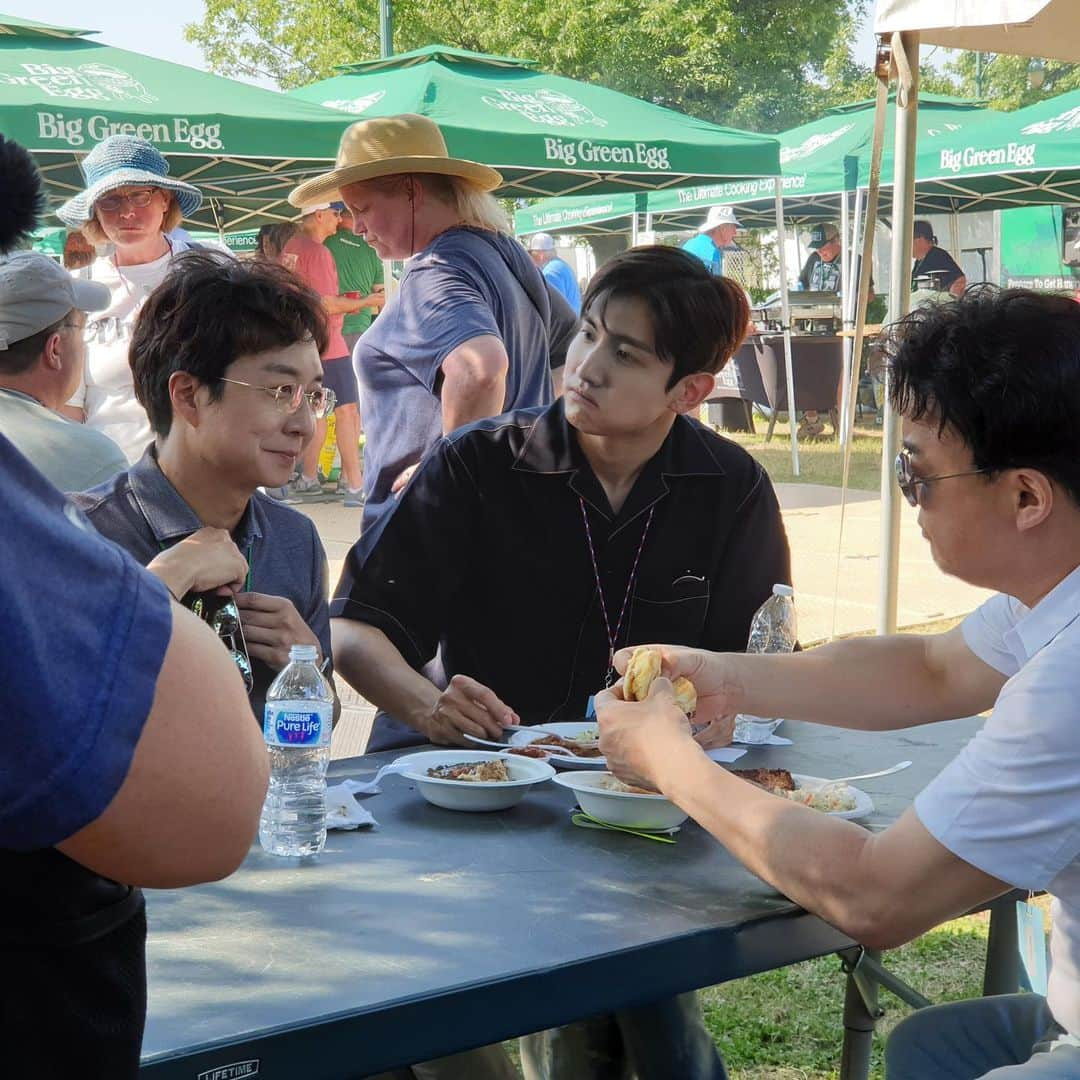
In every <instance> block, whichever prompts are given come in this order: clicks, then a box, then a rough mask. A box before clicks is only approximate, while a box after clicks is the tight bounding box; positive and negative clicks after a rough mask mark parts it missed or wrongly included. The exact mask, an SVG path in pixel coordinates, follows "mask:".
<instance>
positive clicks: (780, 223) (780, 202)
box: [774, 176, 799, 476]
mask: <svg viewBox="0 0 1080 1080" xmlns="http://www.w3.org/2000/svg"><path fill="white" fill-rule="evenodd" d="M774 182H775V184H776V240H777V244H776V248H777V254H778V255H779V256H780V318H781V319H782V320H783V323H784V375H785V376H786V378H787V404H788V424H789V426H790V427H791V471H792V473H793V474H794V475H795V476H798V475H799V436H798V434H797V433H796V431H795V429H796V428H797V427H798V424H797V423H796V422H795V367H794V362H793V361H792V358H791V309H790V306H789V304H788V278H787V234H786V233H785V231H784V196H783V195H782V194H781V190H780V177H779V176H778V177H776V180H775V181H774Z"/></svg>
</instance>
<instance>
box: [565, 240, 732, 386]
mask: <svg viewBox="0 0 1080 1080" xmlns="http://www.w3.org/2000/svg"><path fill="white" fill-rule="evenodd" d="M613 296H620V297H628V296H636V297H638V298H640V299H641V300H644V301H645V303H646V304H648V306H649V311H650V312H651V314H652V320H653V337H654V342H655V346H656V355H657V356H658V357H660V359H661V360H663V361H664V363H667V364H671V366H672V367H673V369H674V370H673V371H672V373H671V378H669V379H668V389H669V390H670V389H671V388H672V387H673V386H674V385H675V384H676V383H677V382H678V381H679V380H680V379H682V378H684V377H685V376H687V375H694V374H696V373H697V372H699V371H707V372H709V373H710V374H713V375H715V374H716V372H718V371H719V370H720V369H721V368H722V367H723V366H724V365H725V364H726V363H727V362H728V360H730V359H731V357H732V356H733V355H734V354H735V350H736V349H737V348H738V347H739V346H740V345H741V344H742V340H743V338H744V337H746V331H747V327H748V326H749V323H750V305H749V302H748V301H747V299H746V293H744V292H743V290H742V287H741V286H739V285H737V284H736V283H735V282H734V281H732V280H731V279H730V278H725V277H718V276H716V275H715V274H711V273H710V272H709V271H708V269H707V268H706V267H705V264H704V263H703V262H702V261H701V260H700V259H697V258H695V257H694V256H693V255H689V254H687V253H686V252H685V251H683V250H682V249H681V248H676V247H664V246H662V245H659V244H658V245H654V246H647V247H636V248H631V249H630V250H629V251H623V252H621V253H620V254H618V255H616V256H615V257H614V258H613V259H610V260H609V261H608V262H606V263H604V265H603V266H602V267H600V269H599V270H598V271H597V272H596V273H595V274H594V275H593V279H592V281H590V282H589V287H588V288H587V289H586V290H585V296H584V297H583V298H582V301H581V311H582V314H583V315H584V314H587V315H588V316H589V317H590V318H592V319H597V320H599V321H600V322H601V323H603V321H604V310H605V308H606V307H607V304H608V301H609V300H610V299H611V298H612V297H613Z"/></svg>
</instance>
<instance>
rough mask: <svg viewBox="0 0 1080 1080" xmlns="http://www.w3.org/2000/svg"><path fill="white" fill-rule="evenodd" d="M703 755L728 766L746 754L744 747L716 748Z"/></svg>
mask: <svg viewBox="0 0 1080 1080" xmlns="http://www.w3.org/2000/svg"><path fill="white" fill-rule="evenodd" d="M705 753H706V754H707V755H708V756H709V757H710V758H711V759H712V760H713V761H719V762H721V763H728V764H730V763H731V762H732V761H738V760H739V758H741V757H742V756H743V754H745V753H746V747H744V746H718V747H717V748H716V749H715V750H706V751H705Z"/></svg>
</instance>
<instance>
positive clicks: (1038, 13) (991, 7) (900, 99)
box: [874, 0, 1080, 634]
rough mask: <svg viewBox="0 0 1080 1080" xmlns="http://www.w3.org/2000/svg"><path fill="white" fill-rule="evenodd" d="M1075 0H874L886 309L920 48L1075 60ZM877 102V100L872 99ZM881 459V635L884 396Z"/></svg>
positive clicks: (886, 625) (888, 494)
mask: <svg viewBox="0 0 1080 1080" xmlns="http://www.w3.org/2000/svg"><path fill="white" fill-rule="evenodd" d="M1078 6H1080V5H1078V4H1077V0H878V4H877V8H876V11H875V17H874V31H875V33H876V34H877V35H878V36H879V39H880V40H881V41H882V43H883V44H885V45H888V46H890V47H891V51H892V59H893V63H894V64H895V67H896V70H897V73H898V78H899V83H900V88H899V91H898V93H897V95H896V156H895V174H894V185H895V186H894V188H893V246H892V273H891V282H890V293H889V311H890V312H900V313H903V312H907V311H908V310H909V309H910V305H911V276H910V273H909V268H910V266H911V225H912V221H913V219H914V216H915V138H916V130H917V129H916V125H915V122H916V119H917V116H918V95H919V85H918V71H919V45H920V42H922V41H925V42H927V43H928V44H933V45H943V46H946V47H948V48H953V49H972V50H976V51H979V52H997V53H1014V54H1017V55H1020V56H1038V57H1050V58H1053V59H1057V60H1066V61H1074V62H1080V32H1078V10H1077V9H1078ZM879 107H882V108H883V107H884V102H883V100H882V98H881V97H879ZM882 441H883V445H882V458H881V547H882V562H881V575H880V579H879V588H878V624H877V630H878V633H880V634H889V633H893V632H894V631H895V630H896V604H897V572H898V569H899V550H900V509H901V507H900V492H899V490H898V488H897V486H896V480H895V478H894V476H893V458H894V457H895V456H896V453H897V451H898V450H899V448H900V423H899V417H897V416H896V414H895V413H894V411H893V409H892V408H891V407H890V405H889V402H888V395H886V403H885V423H884V432H883V440H882Z"/></svg>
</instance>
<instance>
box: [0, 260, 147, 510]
mask: <svg viewBox="0 0 1080 1080" xmlns="http://www.w3.org/2000/svg"><path fill="white" fill-rule="evenodd" d="M108 305H109V290H108V289H106V288H105V286H104V285H99V284H97V283H96V282H92V281H80V280H78V279H76V278H73V277H72V276H71V275H70V274H68V273H66V272H65V271H64V269H63V268H62V267H61V266H59V265H58V264H57V263H56V262H54V261H53V260H52V259H50V258H49V257H48V255H43V254H41V253H40V252H35V251H19V252H16V253H15V254H14V255H11V256H10V257H9V258H7V259H4V260H3V261H2V262H0V434H4V435H6V436H7V437H8V438H9V439H10V440H11V441H12V442H13V443H14V444H15V446H16V447H17V448H18V449H19V450H20V451H21V452H22V453H23V454H24V455H25V456H26V457H27V458H29V459H30V461H31V462H32V463H33V464H34V465H35V466H36V467H37V468H38V469H39V470H40V471H41V472H42V473H44V474H45V476H46V477H47V478H48V479H49V480H51V481H52V483H53V484H55V485H56V486H57V487H58V488H60V490H61V491H81V490H82V489H83V488H87V487H92V486H93V485H95V484H100V483H103V482H104V481H105V480H108V479H109V478H110V477H112V476H115V475H116V474H117V473H118V472H122V471H123V470H124V469H126V468H127V458H125V457H124V454H123V452H122V451H121V450H120V447H118V446H117V445H116V443H114V442H113V441H112V439H110V438H109V437H108V436H107V435H105V434H103V433H102V432H100V431H95V430H94V429H92V428H88V427H84V426H83V425H82V424H74V423H72V422H71V421H70V420H68V419H66V418H65V417H64V416H62V415H61V414H60V409H61V408H62V407H63V405H64V403H65V402H66V401H67V400H68V398H69V397H71V395H72V393H73V392H74V390H75V388H76V387H77V386H78V385H79V383H80V381H81V380H82V377H83V364H84V363H85V361H86V344H85V342H84V340H83V335H84V327H85V324H86V313H87V312H92V311H101V310H102V309H104V308H106V307H108Z"/></svg>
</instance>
